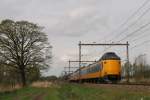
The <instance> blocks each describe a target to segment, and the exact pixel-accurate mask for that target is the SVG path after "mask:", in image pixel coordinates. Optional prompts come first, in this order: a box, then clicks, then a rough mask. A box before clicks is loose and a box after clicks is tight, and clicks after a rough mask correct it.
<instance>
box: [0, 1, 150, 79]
mask: <svg viewBox="0 0 150 100" xmlns="http://www.w3.org/2000/svg"><path fill="white" fill-rule="evenodd" d="M145 1H146V0H0V20H3V19H8V18H9V19H12V20H27V21H30V22H33V23H37V24H38V25H40V26H44V27H45V29H44V31H45V32H46V33H47V34H48V37H49V42H50V43H51V45H52V46H53V50H52V53H53V64H52V67H51V69H50V70H48V72H47V73H46V75H57V76H58V75H60V74H61V72H62V70H63V67H65V66H68V63H67V61H68V60H69V59H71V60H77V59H78V56H77V55H78V43H79V41H82V42H84V43H91V42H97V43H102V42H107V41H108V40H110V39H113V41H117V40H120V39H121V38H122V37H124V36H126V35H127V34H129V33H131V32H132V31H134V30H136V29H137V28H139V27H140V26H142V25H143V24H146V23H147V22H148V21H150V17H149V16H150V13H149V12H147V13H146V14H145V15H144V17H142V18H141V19H140V20H139V21H138V22H137V23H136V24H134V25H133V26H132V27H129V29H128V30H127V32H125V33H124V34H122V35H121V36H117V35H116V34H118V33H119V32H121V31H122V30H123V29H126V27H128V26H129V25H130V24H132V23H133V22H134V21H136V19H138V17H139V16H140V15H142V13H143V12H144V11H145V10H146V9H147V8H149V7H150V4H149V3H147V4H146V5H145V6H144V7H143V9H141V10H140V11H139V12H138V13H137V14H136V16H134V17H133V18H132V19H131V20H129V22H128V23H127V24H126V25H124V26H122V27H121V28H119V29H118V27H119V26H120V25H122V24H123V23H124V22H125V21H126V20H127V18H128V17H129V16H131V15H132V14H133V13H134V12H135V11H136V10H137V9H138V8H139V7H140V6H141V5H142V4H143V3H144V2H145ZM114 30H117V31H115V32H113V31H114ZM145 30H146V31H145ZM143 31H144V32H142V31H141V32H139V33H137V34H135V35H134V36H140V35H141V34H142V35H143V33H145V34H147V33H148V32H149V28H145V29H144V30H143ZM106 37H107V38H106ZM143 37H144V40H147V39H148V38H149V37H148V36H146V35H145V36H144V35H143ZM135 39H136V38H135ZM127 40H128V41H129V42H130V41H131V40H132V39H131V38H129V39H125V40H124V41H122V42H125V41H127ZM142 41H143V39H142V40H138V41H136V42H132V41H131V44H132V45H133V46H134V45H135V44H138V43H142ZM108 42H110V41H108ZM103 50H104V48H100V47H99V48H93V47H90V48H85V49H83V53H84V54H85V55H87V57H84V59H87V60H89V59H93V60H94V59H98V58H100V56H101V52H102V51H103ZM115 50H116V52H117V54H119V55H120V56H121V57H122V59H124V58H125V53H124V52H123V53H122V52H121V51H123V50H125V49H124V48H113V49H111V50H109V51H115ZM143 50H144V52H146V51H148V47H147V46H145V47H144V49H135V50H133V51H131V53H130V54H131V57H130V58H131V59H134V57H135V56H137V55H138V54H141V53H143ZM134 51H136V52H134ZM93 52H94V53H93Z"/></svg>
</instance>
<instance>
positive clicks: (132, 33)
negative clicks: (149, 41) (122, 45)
mask: <svg viewBox="0 0 150 100" xmlns="http://www.w3.org/2000/svg"><path fill="white" fill-rule="evenodd" d="M149 24H150V22H148V23H147V24H144V25H142V26H141V27H140V28H138V29H136V30H135V31H133V32H131V33H129V34H128V35H127V36H125V37H124V38H122V39H121V40H119V41H118V42H121V41H123V40H125V39H126V38H128V37H130V36H132V35H134V34H135V33H136V32H138V31H140V30H141V29H143V28H145V27H147V26H148V25H149Z"/></svg>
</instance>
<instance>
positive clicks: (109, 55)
mask: <svg viewBox="0 0 150 100" xmlns="http://www.w3.org/2000/svg"><path fill="white" fill-rule="evenodd" d="M100 60H120V57H119V56H117V55H116V53H115V52H107V53H105V54H104V55H103V56H102V57H101V58H100Z"/></svg>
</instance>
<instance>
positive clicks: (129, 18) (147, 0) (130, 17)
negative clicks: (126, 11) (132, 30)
mask: <svg viewBox="0 0 150 100" xmlns="http://www.w3.org/2000/svg"><path fill="white" fill-rule="evenodd" d="M149 1H150V0H146V1H145V2H144V3H143V4H142V5H141V6H140V7H139V8H138V9H137V10H136V11H135V12H134V13H133V14H132V15H131V16H129V17H128V18H127V20H126V21H125V22H124V23H123V24H121V25H120V26H119V27H118V28H117V29H116V30H115V31H113V32H112V34H113V33H115V32H117V31H118V29H120V28H121V27H123V26H124V25H126V24H127V23H128V21H129V20H131V19H132V18H133V17H134V16H135V15H136V14H137V13H138V12H139V11H140V10H141V9H142V8H143V7H144V6H145V5H146V4H147V3H148V2H149ZM149 9H150V8H149ZM149 9H148V11H149ZM148 11H147V10H146V12H148ZM146 12H145V13H146ZM145 13H144V14H145ZM144 14H142V16H140V17H139V19H140V18H141V17H143V16H144ZM139 19H137V20H139ZM121 34H122V32H121ZM109 35H110V34H109ZM109 35H107V36H104V38H103V39H105V37H108V36H109ZM117 36H118V34H117ZM115 38H116V37H115Z"/></svg>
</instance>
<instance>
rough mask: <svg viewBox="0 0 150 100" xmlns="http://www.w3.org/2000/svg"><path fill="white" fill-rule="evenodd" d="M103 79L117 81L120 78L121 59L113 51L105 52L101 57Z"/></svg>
mask: <svg viewBox="0 0 150 100" xmlns="http://www.w3.org/2000/svg"><path fill="white" fill-rule="evenodd" d="M101 64H102V66H103V70H102V76H103V79H104V81H107V82H118V81H120V80H121V60H120V57H118V56H117V55H116V54H115V53H114V52H108V53H105V54H104V55H103V56H102V58H101Z"/></svg>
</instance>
